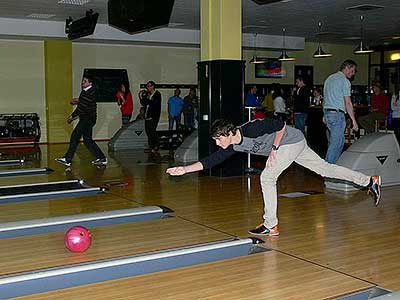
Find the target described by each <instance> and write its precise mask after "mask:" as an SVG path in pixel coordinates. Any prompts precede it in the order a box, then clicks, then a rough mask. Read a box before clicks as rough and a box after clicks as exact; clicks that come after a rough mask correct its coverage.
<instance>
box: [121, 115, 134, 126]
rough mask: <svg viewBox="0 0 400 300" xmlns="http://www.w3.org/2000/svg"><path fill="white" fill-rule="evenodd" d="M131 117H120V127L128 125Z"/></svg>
mask: <svg viewBox="0 0 400 300" xmlns="http://www.w3.org/2000/svg"><path fill="white" fill-rule="evenodd" d="M131 118H132V115H122V126H126V125H129V121H130V120H131Z"/></svg>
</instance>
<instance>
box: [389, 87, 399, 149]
mask: <svg viewBox="0 0 400 300" xmlns="http://www.w3.org/2000/svg"><path fill="white" fill-rule="evenodd" d="M391 108H392V126H393V129H394V134H395V135H396V138H397V142H398V143H399V144H400V91H399V93H398V94H397V95H396V94H394V95H393V96H392V101H391Z"/></svg>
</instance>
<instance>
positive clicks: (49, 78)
mask: <svg viewBox="0 0 400 300" xmlns="http://www.w3.org/2000/svg"><path fill="white" fill-rule="evenodd" d="M44 61H45V85H46V87H45V91H46V117H47V141H48V142H49V143H59V142H68V141H69V138H70V135H71V132H72V126H71V125H69V124H67V122H66V120H67V117H68V115H69V114H70V113H71V105H70V104H69V100H70V99H71V98H72V42H71V41H62V40H49V41H45V42H44Z"/></svg>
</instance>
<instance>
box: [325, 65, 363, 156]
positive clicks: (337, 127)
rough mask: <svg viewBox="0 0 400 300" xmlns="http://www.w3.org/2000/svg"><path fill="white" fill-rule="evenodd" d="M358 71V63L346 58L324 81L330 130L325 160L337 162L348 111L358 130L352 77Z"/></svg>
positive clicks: (341, 147) (326, 116)
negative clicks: (352, 100) (352, 97)
mask: <svg viewBox="0 0 400 300" xmlns="http://www.w3.org/2000/svg"><path fill="white" fill-rule="evenodd" d="M356 72H357V64H356V63H355V62H354V61H353V60H345V61H344V62H343V63H342V65H341V66H340V70H339V71H338V72H336V73H334V74H331V75H330V76H329V77H328V78H327V79H326V80H325V82H324V103H323V106H324V119H325V122H326V125H327V127H328V130H329V143H328V151H327V152H326V156H325V160H326V161H327V162H329V163H332V164H334V163H336V162H337V160H338V159H339V156H340V154H341V153H342V150H343V146H344V131H345V129H346V116H345V114H346V112H347V113H348V114H349V116H350V118H351V121H352V123H353V128H352V129H353V130H354V131H357V130H358V124H357V121H356V118H355V117H354V111H353V104H352V102H351V83H350V80H349V79H351V78H353V77H354V75H355V74H356Z"/></svg>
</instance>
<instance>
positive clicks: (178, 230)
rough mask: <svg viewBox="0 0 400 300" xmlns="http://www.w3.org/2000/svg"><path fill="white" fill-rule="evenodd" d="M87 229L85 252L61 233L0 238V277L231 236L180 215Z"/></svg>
mask: <svg viewBox="0 0 400 300" xmlns="http://www.w3.org/2000/svg"><path fill="white" fill-rule="evenodd" d="M89 229H90V231H91V232H92V236H93V241H92V247H91V248H89V249H88V250H87V251H86V252H84V253H72V252H70V251H68V250H67V249H66V248H65V246H64V233H62V232H57V233H50V234H41V235H32V236H24V237H18V238H10V239H4V240H0V265H1V269H0V276H1V275H9V274H13V273H19V272H26V271H33V270H36V269H42V268H50V267H56V266H63V265H68V264H74V263H83V262H88V261H94V260H99V259H107V258H114V257H122V256H127V255H135V254H140V253H143V252H150V251H156V250H164V249H169V248H175V247H183V246H189V245H193V244H198V243H206V242H212V241H216V240H221V239H227V238H231V236H229V235H226V234H223V233H220V232H217V231H214V230H211V229H208V228H206V227H203V226H200V225H196V224H193V223H190V222H188V221H184V220H182V219H179V218H168V219H163V220H156V221H145V222H139V223H130V224H121V225H112V226H104V227H97V228H89Z"/></svg>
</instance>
